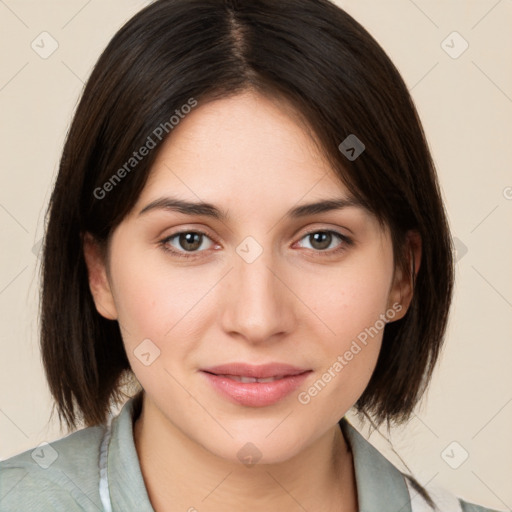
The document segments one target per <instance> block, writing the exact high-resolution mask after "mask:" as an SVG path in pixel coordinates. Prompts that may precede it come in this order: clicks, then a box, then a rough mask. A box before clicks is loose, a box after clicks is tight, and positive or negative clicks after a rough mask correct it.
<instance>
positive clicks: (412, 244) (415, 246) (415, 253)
mask: <svg viewBox="0 0 512 512" xmlns="http://www.w3.org/2000/svg"><path fill="white" fill-rule="evenodd" d="M404 251H405V255H406V268H405V269H404V268H402V267H401V266H397V267H396V268H395V273H394V276H393V283H392V285H391V290H390V292H389V297H388V308H391V307H392V306H393V304H395V305H396V304H400V306H401V308H400V310H399V311H397V314H396V315H395V317H394V318H393V321H394V320H400V319H401V318H403V317H404V316H405V314H406V313H407V310H408V309H409V305H410V304H411V301H412V298H413V295H414V283H415V282H416V276H417V275H418V271H419V269H420V264H421V237H420V234H419V233H418V232H417V231H408V232H407V234H406V238H405V247H404ZM393 309H396V308H393Z"/></svg>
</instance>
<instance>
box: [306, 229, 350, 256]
mask: <svg viewBox="0 0 512 512" xmlns="http://www.w3.org/2000/svg"><path fill="white" fill-rule="evenodd" d="M301 240H307V241H308V242H309V244H310V247H306V248H307V249H312V250H314V251H316V252H329V253H331V254H332V253H337V252H339V251H342V250H344V249H346V247H347V246H349V245H352V243H353V242H352V240H351V239H350V238H348V237H347V236H345V235H342V234H341V233H338V232H337V231H332V230H317V231H311V232H310V233H307V234H306V235H304V236H303V237H302V238H301ZM336 242H337V244H336ZM333 244H334V245H333ZM333 247H334V250H330V249H333Z"/></svg>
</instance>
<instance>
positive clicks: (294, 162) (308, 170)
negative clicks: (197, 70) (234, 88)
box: [139, 92, 350, 204]
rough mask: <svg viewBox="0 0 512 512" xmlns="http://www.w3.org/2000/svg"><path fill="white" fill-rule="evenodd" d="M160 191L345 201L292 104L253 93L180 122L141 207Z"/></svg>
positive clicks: (204, 108) (218, 103)
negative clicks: (334, 197)
mask: <svg viewBox="0 0 512 512" xmlns="http://www.w3.org/2000/svg"><path fill="white" fill-rule="evenodd" d="M164 190H165V191H167V192H171V191H172V192H178V193H183V194H185V195H186V196H187V197H190V198H192V197H194V196H195V197H194V199H198V198H208V199H215V200H216V201H221V202H222V201H224V200H233V199H235V198H240V199H242V198H244V197H247V196H252V197H255V198H259V200H260V201H265V202H270V201H281V202H282V201H287V202H290V201H291V202H293V201H298V200H299V199H300V198H301V197H303V196H305V195H309V196H310V197H311V198H314V197H315V195H317V196H318V195H319V194H320V195H322V196H325V195H326V194H328V195H331V196H336V197H339V196H340V194H341V195H342V196H346V197H347V198H348V197H349V196H350V194H349V193H348V190H347V189H346V187H345V186H344V185H343V183H342V182H341V181H340V179H339V178H338V177H337V175H336V173H335V172H334V170H333V169H332V168H331V166H330V165H329V163H328V161H327V159H326V158H325V157H324V155H323V154H322V151H321V149H320V146H319V144H318V143H317V141H316V139H315V138H314V135H313V134H312V133H311V132H310V130H309V129H308V127H307V125H306V124H305V123H304V122H302V121H301V118H300V116H299V115H297V114H296V113H295V112H294V111H293V109H292V108H291V107H290V105H289V104H288V103H286V102H282V101H280V100H277V99H270V98H268V97H266V96H262V95H260V94H257V93H254V92H244V93H243V94H239V95H236V96H232V97H229V98H225V99H220V100H215V101H211V102H208V103H205V104H200V105H199V106H198V107H197V108H196V109H194V110H192V111H191V112H190V113H189V114H188V115H186V116H185V118H184V119H182V120H181V121H180V123H179V124H178V125H177V126H176V127H175V128H174V129H173V131H172V132H171V134H170V136H169V137H168V138H167V140H166V141H165V142H164V144H163V145H162V147H161V149H160V151H159V154H158V156H157V158H156V161H155V163H154V165H153V167H152V169H151V172H150V176H149V179H148V181H147V184H146V187H145V189H144V190H143V192H142V194H141V197H140V199H139V204H140V203H141V202H147V200H148V198H150V197H153V196H155V194H161V193H162V192H163V191H164Z"/></svg>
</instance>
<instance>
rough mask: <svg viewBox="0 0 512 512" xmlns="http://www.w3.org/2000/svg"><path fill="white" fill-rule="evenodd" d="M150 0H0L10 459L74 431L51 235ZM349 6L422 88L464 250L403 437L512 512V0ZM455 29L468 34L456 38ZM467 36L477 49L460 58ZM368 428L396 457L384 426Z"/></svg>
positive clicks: (0, 285)
mask: <svg viewBox="0 0 512 512" xmlns="http://www.w3.org/2000/svg"><path fill="white" fill-rule="evenodd" d="M146 3H147V2H141V1H136V0H109V1H99V0H89V1H86V0H66V1H60V2H58V1H50V0H37V1H36V0H33V1H28V0H3V1H2V0H0V48H1V50H0V51H1V55H2V57H1V58H2V60H1V63H2V65H1V66H0V112H1V123H0V130H1V133H0V135H1V136H0V155H1V165H0V172H1V183H2V187H1V188H0V225H1V233H2V246H3V247H2V251H1V254H0V311H1V325H0V332H1V345H0V348H1V357H0V458H7V457H8V456H11V455H13V454H15V453H18V452H20V451H22V450H26V449H29V448H31V447H34V446H35V445H37V444H39V443H40V442H42V441H51V440H53V439H55V438H57V437H60V436H61V434H60V433H59V431H58V429H57V425H56V424H55V423H51V424H47V420H48V415H49V411H50V408H51V400H50V397H49V394H48V391H47V387H46V383H45V379H44V376H43V372H42V367H41V363H40V360H39V349H38V338H37V306H38V302H37V293H38V290H37V287H38V273H37V263H38V259H37V242H38V241H39V240H40V239H41V236H42V228H43V215H44V210H45V208H46V205H47V202H48V199H49V194H50V192H51V186H52V182H53V179H54V177H55V173H56V170H57V164H58V159H59V155H60V151H61V148H62V143H63V139H64V136H65V133H66V130H67V127H68V124H69V122H70V119H71V115H72V112H73V110H74V107H75V105H76V101H77V98H78V96H79V94H80V91H81V88H82V85H83V82H84V81H85V79H86V78H87V76H88V75H89V73H90V71H91V67H92V65H93V64H94V62H95V60H96V58H97V57H98V55H99V53H100V51H101V50H102V49H103V48H104V46H105V45H106V44H107V42H108V41H109V39H110V38H111V37H112V35H113V34H114V32H115V31H116V30H117V29H118V28H119V27H120V26H121V24H122V23H123V22H124V21H126V20H127V19H128V18H129V17H131V15H132V14H134V13H135V12H136V11H138V10H139V9H140V8H141V7H142V6H143V5H145V4H146ZM338 4H339V5H340V6H342V7H344V8H345V9H346V10H347V11H348V12H349V13H350V14H352V15H353V16H354V17H355V18H356V19H357V20H358V21H359V22H361V23H362V24H363V26H365V27H366V28H367V29H368V30H369V31H370V33H372V34H373V35H374V37H375V38H376V39H377V40H378V41H379V42H380V43H381V45H382V46H383V47H384V49H385V50H386V51H387V52H388V54H389V55H390V57H391V58H392V60H393V61H394V62H395V64H396V65H397V67H398V68H399V70H400V71H401V73H402V75H403V77H404V79H405V81H406V83H407V84H408V86H409V88H410V90H411V91H412V95H413V97H414V100H415V101H416V104H417V107H418V109H419V112H420V115H421V116H422V119H423V122H424V126H425V130H426V132H427V137H428V139H429V142H430V145H431V149H432V152H433V155H434V159H435V161H436V163H437V166H438V172H439V175H440V181H441V184H442V189H443V194H444V198H445V201H446V204H447V208H448V212H449V218H450V222H451V226H452V231H453V235H454V237H456V238H457V240H458V241H457V246H458V248H459V255H458V257H459V261H458V263H457V286H456V295H455V303H454V307H453V310H452V315H451V322H450V328H449V333H448V338H447V344H446V349H445V351H444V354H443V357H442V360H441V363H440V365H439V367H438V370H437V372H436V374H435V377H434V380H433V382H432V385H431V388H430V392H429V394H428V397H427V399H426V400H425V401H424V402H423V404H422V406H421V407H420V408H418V411H417V413H416V415H415V416H414V418H413V419H412V420H411V422H410V423H409V424H408V425H407V426H406V427H405V428H402V429H397V430H394V431H393V432H392V433H391V440H392V443H393V447H394V449H395V450H396V451H397V452H398V453H399V454H400V456H401V458H402V459H403V460H404V461H405V462H406V463H407V465H408V466H409V468H410V469H411V470H412V471H413V472H414V474H415V475H416V476H417V477H418V479H419V481H420V482H421V483H423V484H425V483H427V482H431V483H433V484H438V485H442V486H444V487H446V488H448V489H450V490H451V491H452V492H454V493H456V494H457V495H459V496H461V497H465V498H466V499H468V500H472V501H475V502H478V503H480V504H483V505H486V506H489V507H495V508H497V509H500V510H511V508H512V486H511V485H510V482H511V477H512V439H511V433H512V428H511V427H512V385H511V384H512V372H511V371H510V367H511V364H512V339H511V332H512V329H511V327H512V286H511V284H512V241H511V236H510V235H511V229H510V228H511V220H512V172H511V162H512V149H511V147H512V144H511V135H512V67H511V64H510V62H511V61H510V56H511V55H512V51H511V50H512V30H510V27H511V26H512V1H511V0H500V1H496V0H479V1H434V0H415V1H412V0H386V1H376V0H374V1H370V0H357V1H356V0H347V1H344V0H339V1H338ZM43 31H46V32H48V33H49V34H51V37H52V38H54V39H55V40H56V41H57V43H58V48H57V50H56V51H55V52H54V53H53V54H52V55H51V56H49V57H48V58H47V59H43V58H41V57H40V56H39V55H38V54H37V53H36V52H35V51H34V50H33V49H32V48H31V43H32V41H34V40H35V41H36V43H37V41H40V38H38V36H39V34H41V32H43ZM453 31H457V32H458V33H459V34H460V36H458V35H451V36H450V37H448V36H449V35H450V34H451V33H452V32H453ZM41 37H46V38H47V39H46V40H45V41H46V44H45V48H47V49H48V48H50V47H51V46H50V44H51V40H50V39H48V37H49V36H41ZM447 37H448V39H446V38H447ZM462 38H463V39H462ZM445 39H446V42H445V43H442V42H443V41H444V40H445ZM464 41H467V43H468V44H469V47H468V48H467V50H466V51H465V52H464V53H462V54H461V55H460V56H458V58H453V57H454V56H456V54H457V53H458V52H459V51H460V50H461V49H463V47H464V44H465V43H464ZM450 53H451V56H450ZM370 439H371V441H372V442H373V443H374V444H375V445H376V446H377V447H378V448H379V449H380V450H381V451H383V452H384V453H385V454H386V455H387V456H389V457H390V458H391V459H392V460H393V461H394V462H397V461H398V458H397V456H396V455H395V454H393V453H392V450H391V448H390V445H389V444H388V443H387V442H386V441H385V440H384V439H383V438H382V437H381V436H380V435H379V433H373V434H372V435H371V436H370ZM453 441H456V442H457V443H458V444H457V445H452V446H450V447H449V449H448V450H447V451H444V450H445V448H447V447H448V446H449V445H450V443H452V442H453ZM465 451H466V452H467V453H468V454H469V457H468V459H467V460H466V461H465V462H464V463H463V464H462V465H460V467H458V468H457V469H452V467H450V466H449V464H448V463H447V462H446V461H449V462H450V463H451V464H452V465H455V464H456V463H457V461H460V458H461V457H462V456H463V455H464V453H465ZM443 453H444V458H443V456H442V454H443ZM397 463H398V462H397Z"/></svg>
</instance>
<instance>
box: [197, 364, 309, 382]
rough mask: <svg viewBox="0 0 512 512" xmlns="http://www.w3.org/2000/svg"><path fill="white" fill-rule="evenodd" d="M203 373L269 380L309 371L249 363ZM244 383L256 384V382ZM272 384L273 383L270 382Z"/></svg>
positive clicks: (217, 368) (295, 367)
mask: <svg viewBox="0 0 512 512" xmlns="http://www.w3.org/2000/svg"><path fill="white" fill-rule="evenodd" d="M202 371H204V372H208V373H212V374H214V375H223V376H227V377H241V378H252V379H269V378H273V379H274V380H275V379H277V378H283V377H287V376H289V375H299V374H301V373H304V372H307V371H309V369H308V368H299V367H297V366H292V365H289V364H284V363H268V364H263V365H252V364H247V363H229V364H222V365H219V366H212V367H209V368H202ZM242 382H256V381H254V380H249V381H242ZM268 382H272V381H268Z"/></svg>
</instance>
